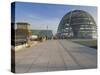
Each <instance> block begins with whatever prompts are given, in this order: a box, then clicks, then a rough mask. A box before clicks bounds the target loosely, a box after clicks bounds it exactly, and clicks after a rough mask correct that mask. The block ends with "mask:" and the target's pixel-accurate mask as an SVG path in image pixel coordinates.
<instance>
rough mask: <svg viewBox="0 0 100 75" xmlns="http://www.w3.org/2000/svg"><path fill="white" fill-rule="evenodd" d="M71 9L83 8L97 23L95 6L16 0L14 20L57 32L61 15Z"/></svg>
mask: <svg viewBox="0 0 100 75" xmlns="http://www.w3.org/2000/svg"><path fill="white" fill-rule="evenodd" d="M72 10H84V11H86V12H88V13H89V14H91V15H92V16H93V18H94V20H95V22H96V23H97V8H96V7H94V6H92V7H90V6H79V5H78V6H77V5H61V4H55V5H54V4H44V3H26V2H17V3H16V8H15V22H28V23H29V24H30V25H31V29H44V30H45V29H47V27H48V29H49V30H52V31H53V34H55V33H56V32H57V28H58V25H59V23H60V21H61V19H62V17H63V16H64V15H65V14H67V13H68V12H70V11H72Z"/></svg>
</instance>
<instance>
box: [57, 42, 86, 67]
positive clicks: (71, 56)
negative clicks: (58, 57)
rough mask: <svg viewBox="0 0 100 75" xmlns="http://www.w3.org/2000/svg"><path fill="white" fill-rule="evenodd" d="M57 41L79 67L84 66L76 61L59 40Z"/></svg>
mask: <svg viewBox="0 0 100 75" xmlns="http://www.w3.org/2000/svg"><path fill="white" fill-rule="evenodd" d="M58 42H59V43H60V44H61V46H62V47H63V48H64V50H65V51H67V52H68V54H69V55H70V56H71V58H72V59H73V60H74V62H75V63H76V64H77V65H78V66H79V67H80V68H85V67H84V66H83V65H81V64H80V63H79V62H78V61H77V59H76V58H75V57H74V56H73V55H72V53H70V52H69V51H68V50H67V48H65V47H64V46H63V44H62V43H61V41H58Z"/></svg>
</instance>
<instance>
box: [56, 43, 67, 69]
mask: <svg viewBox="0 0 100 75" xmlns="http://www.w3.org/2000/svg"><path fill="white" fill-rule="evenodd" d="M57 42H58V41H57ZM58 43H59V42H58ZM59 45H60V46H61V44H60V43H59ZM57 50H58V51H59V55H60V56H61V58H62V61H63V63H64V69H67V65H65V60H64V57H63V55H62V52H61V51H60V50H59V49H57Z"/></svg>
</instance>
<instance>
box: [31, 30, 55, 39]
mask: <svg viewBox="0 0 100 75" xmlns="http://www.w3.org/2000/svg"><path fill="white" fill-rule="evenodd" d="M31 32H32V35H37V36H38V38H41V37H42V38H46V39H52V37H53V33H52V30H31Z"/></svg>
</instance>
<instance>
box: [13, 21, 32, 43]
mask: <svg viewBox="0 0 100 75" xmlns="http://www.w3.org/2000/svg"><path fill="white" fill-rule="evenodd" d="M16 25H17V26H16V27H17V28H16V30H15V42H16V44H19V43H25V42H27V40H28V38H29V37H30V35H31V31H30V24H29V23H25V22H18V23H16Z"/></svg>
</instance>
